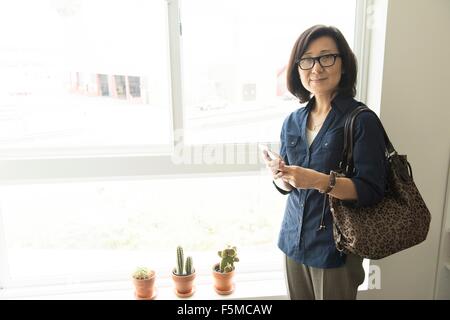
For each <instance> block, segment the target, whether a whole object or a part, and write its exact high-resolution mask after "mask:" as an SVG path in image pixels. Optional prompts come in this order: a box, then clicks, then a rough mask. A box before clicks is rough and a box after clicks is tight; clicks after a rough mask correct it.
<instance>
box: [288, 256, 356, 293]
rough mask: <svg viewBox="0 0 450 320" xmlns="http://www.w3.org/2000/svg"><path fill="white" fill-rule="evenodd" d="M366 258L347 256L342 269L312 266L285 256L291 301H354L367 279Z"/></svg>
mask: <svg viewBox="0 0 450 320" xmlns="http://www.w3.org/2000/svg"><path fill="white" fill-rule="evenodd" d="M362 262H363V258H361V257H358V256H356V255H353V254H350V255H347V258H346V262H345V264H344V265H343V266H342V267H339V268H329V269H322V268H313V267H309V266H305V265H303V264H300V263H298V262H296V261H294V260H292V259H291V258H289V257H287V256H285V275H286V282H287V288H288V290H289V299H291V300H355V299H356V295H357V293H358V286H359V285H360V284H362V283H363V282H364V277H365V272H364V268H363V266H362Z"/></svg>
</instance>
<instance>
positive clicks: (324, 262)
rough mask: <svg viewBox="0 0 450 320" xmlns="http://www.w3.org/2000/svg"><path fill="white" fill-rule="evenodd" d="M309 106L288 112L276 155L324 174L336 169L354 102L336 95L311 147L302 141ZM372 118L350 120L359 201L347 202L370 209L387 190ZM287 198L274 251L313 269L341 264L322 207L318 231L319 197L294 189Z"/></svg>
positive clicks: (382, 154)
mask: <svg viewBox="0 0 450 320" xmlns="http://www.w3.org/2000/svg"><path fill="white" fill-rule="evenodd" d="M313 105H314V98H312V99H311V100H310V101H309V103H308V104H307V105H306V106H305V107H302V108H300V109H298V110H296V111H294V112H292V113H291V114H290V115H289V116H288V117H287V118H286V119H285V121H284V123H283V127H282V130H281V148H280V155H281V157H282V158H283V159H284V161H285V162H286V164H287V165H295V166H301V167H305V168H311V169H314V170H316V171H319V172H322V173H325V174H329V172H330V170H335V169H337V168H338V166H339V162H340V161H341V157H342V150H343V144H344V124H345V120H346V118H347V116H348V114H349V113H350V112H351V111H352V110H354V109H355V108H356V107H358V105H359V103H358V101H356V100H355V99H353V98H351V97H341V96H337V97H336V98H335V99H333V101H332V102H331V110H330V112H329V113H328V115H327V117H326V119H325V122H324V123H323V125H322V127H321V129H320V130H319V132H318V134H317V136H316V137H315V139H314V140H313V142H312V144H311V146H310V147H308V141H307V138H306V123H307V118H308V114H309V112H310V110H311V108H312V107H313ZM377 121H378V120H377V119H376V115H374V114H372V113H369V112H364V113H362V114H360V115H359V116H358V117H357V118H356V121H355V126H354V147H353V152H354V153H353V160H354V167H355V171H354V174H353V176H352V177H350V179H351V180H352V181H353V183H354V185H355V187H356V192H357V195H358V199H357V200H356V201H349V204H351V205H355V206H369V205H372V204H375V203H377V202H379V201H380V200H381V199H382V198H383V195H384V191H385V185H386V168H387V164H386V160H385V143H384V136H383V131H382V129H381V127H380V126H379V124H378V122H377ZM277 189H278V191H280V192H281V193H282V194H289V196H288V198H287V203H286V209H285V212H284V218H283V222H282V226H281V231H280V234H279V240H278V247H279V248H280V249H281V250H282V251H283V252H284V253H285V254H286V255H287V256H288V257H290V258H291V259H293V260H295V261H297V262H298V263H302V264H305V265H307V266H311V267H316V268H335V267H339V266H341V265H343V264H344V263H345V254H341V253H340V252H339V251H337V249H336V247H335V243H334V239H333V224H332V222H333V220H332V216H331V212H330V209H329V205H328V201H327V202H326V211H325V217H324V223H325V226H326V228H325V229H322V230H318V227H319V225H320V219H321V215H322V210H323V202H324V195H323V194H322V193H320V192H319V191H317V190H315V189H295V188H294V189H293V190H292V191H290V192H286V191H284V190H281V189H279V188H278V187H277Z"/></svg>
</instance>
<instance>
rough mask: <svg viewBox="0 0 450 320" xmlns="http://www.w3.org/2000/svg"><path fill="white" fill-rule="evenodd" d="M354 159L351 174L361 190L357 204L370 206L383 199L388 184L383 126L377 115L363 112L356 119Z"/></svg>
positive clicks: (357, 188) (357, 187) (359, 190)
mask: <svg viewBox="0 0 450 320" xmlns="http://www.w3.org/2000/svg"><path fill="white" fill-rule="evenodd" d="M354 135H355V136H354V146H353V162H354V168H355V173H354V175H353V176H352V177H351V178H350V179H351V180H352V181H353V183H354V185H355V187H356V192H357V194H358V200H357V201H356V202H355V203H354V204H355V205H356V206H370V205H374V204H376V203H378V202H379V201H381V200H382V199H383V196H384V192H385V186H386V157H385V142H384V135H383V130H382V128H381V127H380V124H379V122H378V119H377V118H376V115H375V114H373V113H370V112H363V113H361V114H360V115H359V116H358V117H357V118H356V121H355V132H354Z"/></svg>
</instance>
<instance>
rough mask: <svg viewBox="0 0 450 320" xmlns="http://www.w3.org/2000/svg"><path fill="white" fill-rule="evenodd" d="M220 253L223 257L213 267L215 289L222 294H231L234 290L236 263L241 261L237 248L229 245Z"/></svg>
mask: <svg viewBox="0 0 450 320" xmlns="http://www.w3.org/2000/svg"><path fill="white" fill-rule="evenodd" d="M218 254H219V257H220V258H222V259H221V261H220V263H216V264H215V265H214V267H213V277H214V289H215V290H216V292H217V293H218V294H221V295H226V294H231V293H232V292H233V291H234V283H233V277H234V263H235V262H239V258H238V257H237V249H236V247H231V246H227V247H226V248H225V249H223V250H222V251H219V252H218Z"/></svg>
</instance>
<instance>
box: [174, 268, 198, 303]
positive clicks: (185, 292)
mask: <svg viewBox="0 0 450 320" xmlns="http://www.w3.org/2000/svg"><path fill="white" fill-rule="evenodd" d="M195 276H196V273H195V272H194V273H192V274H190V275H187V276H179V275H176V274H174V273H172V279H173V282H174V283H175V294H176V295H177V296H179V297H181V298H187V297H190V296H192V295H193V294H194V292H195V287H194V280H195Z"/></svg>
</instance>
